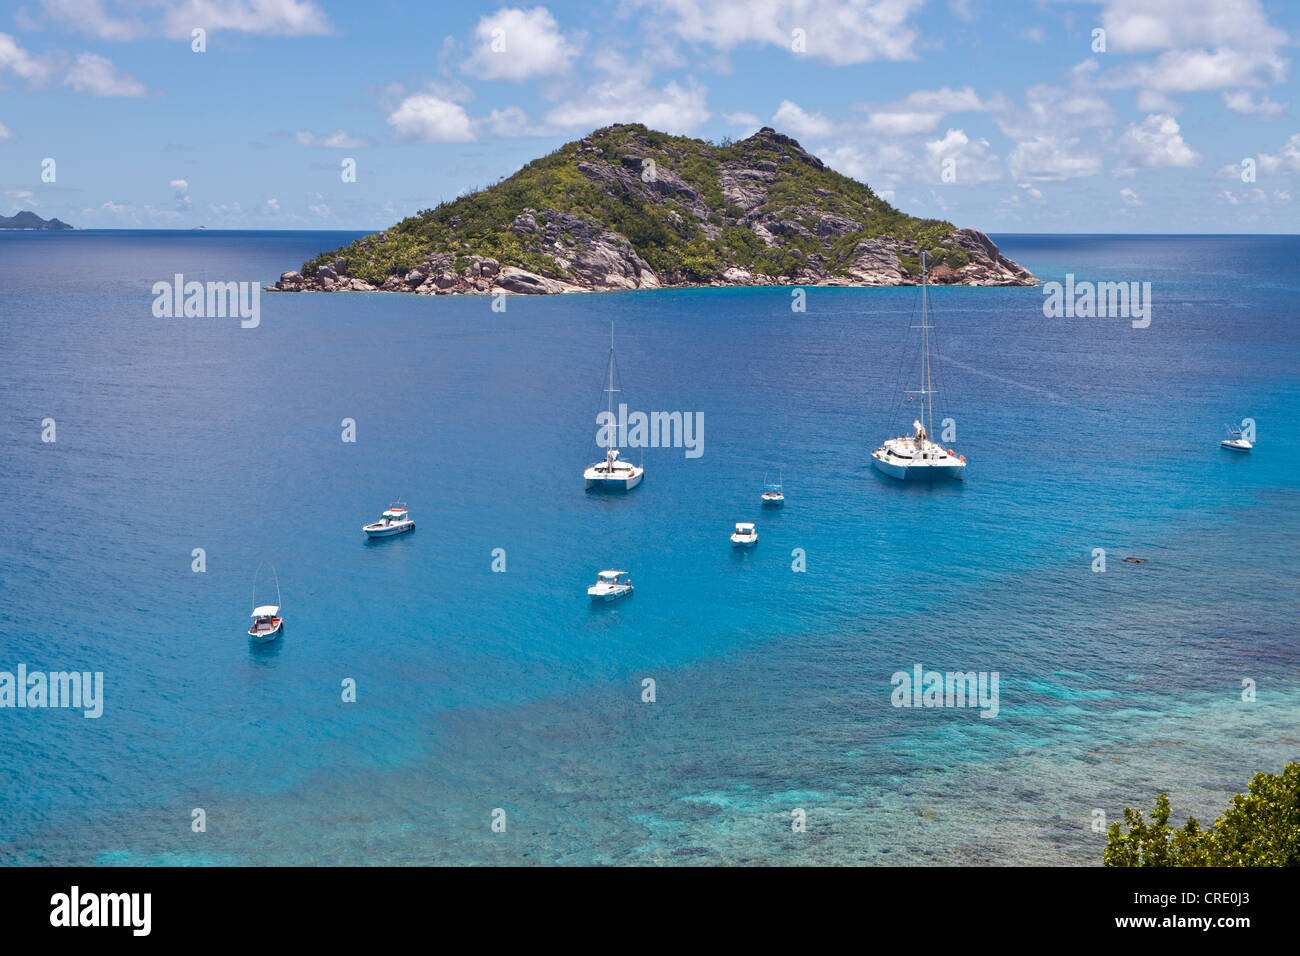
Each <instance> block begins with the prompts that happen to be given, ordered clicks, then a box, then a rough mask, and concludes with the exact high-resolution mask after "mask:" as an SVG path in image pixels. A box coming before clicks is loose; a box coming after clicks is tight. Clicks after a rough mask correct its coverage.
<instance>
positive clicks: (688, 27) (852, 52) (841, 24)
mask: <svg viewBox="0 0 1300 956" xmlns="http://www.w3.org/2000/svg"><path fill="white" fill-rule="evenodd" d="M632 2H633V3H634V4H635V5H637V6H641V7H646V8H649V9H650V10H651V11H653V13H652V17H651V20H650V24H649V26H650V28H651V29H653V30H656V31H658V30H662V29H664V27H665V26H666V27H667V29H668V30H670V31H672V32H673V33H674V34H675V35H677V36H678V37H680V38H681V39H683V40H686V41H687V42H690V43H701V44H707V45H709V46H712V47H714V48H716V49H719V50H734V49H736V48H737V47H741V46H745V45H750V44H758V45H762V46H775V47H781V48H783V49H785V50H791V51H792V46H793V43H794V36H795V34H794V31H796V30H802V31H803V36H804V38H805V50H804V51H803V52H802V53H794V55H796V56H808V57H811V58H814V59H822V60H826V61H828V62H830V63H833V64H835V65H837V66H842V65H844V64H849V63H867V62H870V61H872V60H911V59H915V57H916V54H915V51H914V49H913V47H914V45H915V43H916V39H917V30H916V28H915V26H913V24H912V23H911V18H912V16H913V14H915V13H916V12H917V11H918V10H919V9H920V8H921V7H922V5H923V0H793V2H787V0H632ZM792 52H793V51H792Z"/></svg>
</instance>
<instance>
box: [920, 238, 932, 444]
mask: <svg viewBox="0 0 1300 956" xmlns="http://www.w3.org/2000/svg"><path fill="white" fill-rule="evenodd" d="M925 292H926V271H925V253H924V252H922V253H921V328H922V330H923V332H922V336H923V337H924V341H925V417H926V421H925V434H926V437H927V438H928V439H929V440H930V441H932V442H933V441H934V438H933V434H934V397H933V395H932V394H931V392H930V313H929V311H928V310H927V308H926V298H925Z"/></svg>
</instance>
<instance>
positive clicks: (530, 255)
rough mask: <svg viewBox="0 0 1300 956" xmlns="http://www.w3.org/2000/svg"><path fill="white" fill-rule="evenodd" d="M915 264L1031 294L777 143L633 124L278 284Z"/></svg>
mask: <svg viewBox="0 0 1300 956" xmlns="http://www.w3.org/2000/svg"><path fill="white" fill-rule="evenodd" d="M922 252H925V253H928V255H929V257H930V261H931V265H932V266H933V267H934V270H935V276H934V279H935V281H937V282H967V283H971V284H987V285H991V284H1003V285H1009V284H1032V283H1033V281H1034V279H1033V277H1032V276H1031V275H1030V274H1029V273H1028V272H1026V271H1025V270H1023V269H1021V268H1020V267H1019V266H1017V265H1016V264H1015V263H1013V262H1010V260H1007V259H1005V258H1003V257H1001V256H1000V255H999V254H998V252H997V247H996V246H994V245H993V244H992V243H991V242H989V240H988V238H987V237H986V236H984V235H983V234H982V233H978V232H976V231H974V230H969V229H962V230H959V229H957V228H956V227H954V226H953V224H952V223H950V222H945V221H943V220H939V219H922V218H918V217H916V216H909V215H907V214H905V213H903V212H900V211H899V210H898V209H896V208H895V207H894V206H893V205H892V204H891V203H889V202H888V201H886V200H885V199H883V198H881V197H880V196H879V195H878V194H877V193H876V192H875V191H873V190H872V189H871V188H870V187H869V186H867V185H865V184H863V183H861V182H858V181H857V180H855V179H852V178H850V177H848V176H845V175H842V174H841V173H838V172H835V171H834V170H832V169H830V168H829V167H827V166H826V165H825V164H824V163H823V162H822V161H821V160H819V159H818V158H817V157H815V156H813V155H811V154H810V153H808V152H806V151H805V150H804V149H803V148H802V147H801V146H800V145H799V144H798V143H797V142H795V141H794V140H793V139H791V138H789V137H788V136H784V135H782V134H780V133H777V132H776V131H774V130H771V129H768V128H764V129H763V130H760V131H759V132H758V133H756V134H755V135H753V136H751V137H749V138H747V139H744V140H741V141H739V142H730V141H727V140H724V141H723V142H722V143H710V142H706V141H704V140H698V139H692V138H689V137H685V136H672V135H669V134H667V133H661V132H658V131H655V130H651V129H648V128H647V127H645V126H643V125H640V124H629V125H615V126H609V127H605V128H603V129H599V130H596V131H595V132H593V133H592V134H591V135H589V136H587V137H585V138H583V139H581V140H576V141H574V142H571V143H566V144H565V145H564V146H561V147H560V148H559V149H557V150H555V151H554V152H552V153H550V154H549V155H547V156H544V157H542V158H540V159H536V160H533V161H532V162H530V163H528V164H527V165H525V166H524V167H523V168H522V169H520V170H519V171H518V172H516V173H514V174H513V175H511V176H509V177H506V178H504V179H502V180H500V181H499V182H497V183H495V184H493V185H490V186H487V187H486V188H483V189H480V190H478V191H476V192H473V193H469V194H467V195H463V196H460V197H459V198H457V199H454V200H451V201H448V202H444V203H442V204H440V205H438V206H436V207H434V208H431V209H424V210H421V211H419V212H417V213H416V214H415V215H413V216H410V217H408V218H406V219H403V220H402V221H401V222H399V223H397V224H396V225H394V226H392V227H391V228H389V229H387V230H385V231H383V232H379V233H375V234H372V235H369V236H365V237H363V238H361V239H358V240H356V241H355V242H353V243H351V244H349V245H347V246H344V247H342V248H340V249H336V250H332V251H329V252H323V253H321V254H320V255H318V256H316V257H315V258H314V259H312V260H310V261H308V262H306V263H304V265H303V267H302V272H301V276H300V277H299V276H296V274H293V273H286V277H289V278H291V282H290V283H289V284H288V285H287V286H282V287H288V288H295V287H297V286H298V285H299V284H303V282H302V280H304V279H305V280H308V281H307V282H306V283H305V284H306V285H307V286H309V287H312V288H317V287H323V288H327V289H333V288H336V287H338V288H364V287H366V286H370V287H374V288H383V289H387V290H391V291H408V290H411V289H412V288H413V287H414V286H415V285H419V284H422V283H424V284H426V286H425V288H423V289H417V290H416V291H487V289H486V286H490V285H491V282H492V280H493V279H494V277H495V276H497V275H499V274H500V273H499V272H498V270H505V271H507V272H508V271H509V270H511V269H515V270H523V271H524V272H526V273H529V274H531V276H532V277H542V278H543V279H544V280H548V287H547V288H538V289H536V290H535V291H559V290H560V289H561V287H563V290H565V291H567V290H569V289H572V288H646V287H658V286H661V285H662V286H668V285H701V284H763V283H771V282H778V281H787V282H794V281H797V282H800V283H805V282H807V283H828V284H845V285H854V284H864V285H873V284H876V285H892V284H906V283H910V282H914V281H918V280H919V277H920V268H921V265H920V258H921V253H922ZM483 260H490V263H491V264H490V265H489V266H488V267H487V269H486V271H485V270H483V269H481V268H480V263H481V262H482V261H483ZM326 267H328V269H326ZM413 270H414V271H415V275H414V276H413V277H412V278H410V279H409V281H406V282H405V283H403V281H402V280H404V279H405V278H406V277H408V276H409V275H410V274H411V273H412V271H413ZM963 270H965V271H963ZM437 274H441V275H443V276H449V277H450V279H447V280H445V281H441V282H438V283H437V288H433V285H434V278H432V277H433V276H435V275H437ZM318 275H319V276H320V280H321V281H322V282H324V283H325V284H324V285H323V286H322V285H321V284H320V283H317V284H315V285H313V284H312V282H311V280H315V279H317V277H318ZM326 280H327V281H326ZM335 280H339V285H337V286H336V285H335ZM353 280H359V281H358V282H354V281H353ZM462 280H463V281H462ZM479 280H482V281H479ZM550 286H554V287H550ZM529 291H534V290H529Z"/></svg>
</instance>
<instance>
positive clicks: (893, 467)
mask: <svg viewBox="0 0 1300 956" xmlns="http://www.w3.org/2000/svg"><path fill="white" fill-rule="evenodd" d="M871 463H872V464H873V465H875V466H876V470H877V471H878V472H880V473H881V474H883V475H888V476H889V477H890V478H897V479H898V480H899V481H933V480H934V479H936V478H953V479H955V480H957V481H961V480H962V479H963V478H964V477H965V473H966V466H965V465H964V464H961V465H916V464H913V465H900V464H899V463H897V462H895V461H886V460H885V459H883V458H878V457H876V456H875V455H872V456H871Z"/></svg>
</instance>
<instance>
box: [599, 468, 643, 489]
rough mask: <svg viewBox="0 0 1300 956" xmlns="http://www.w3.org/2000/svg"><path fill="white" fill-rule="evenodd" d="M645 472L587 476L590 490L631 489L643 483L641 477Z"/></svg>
mask: <svg viewBox="0 0 1300 956" xmlns="http://www.w3.org/2000/svg"><path fill="white" fill-rule="evenodd" d="M644 476H645V472H637V473H636V474H634V475H626V476H619V477H616V478H605V477H593V476H591V475H588V476H587V490H588V491H631V490H632V489H633V488H635V487H636V486H637V485H639V484H641V479H642V478H643V477H644Z"/></svg>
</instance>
